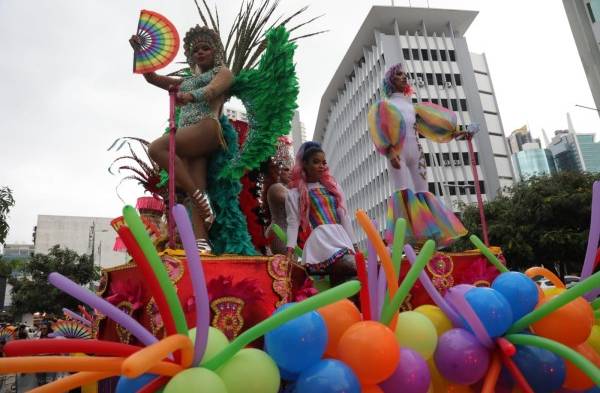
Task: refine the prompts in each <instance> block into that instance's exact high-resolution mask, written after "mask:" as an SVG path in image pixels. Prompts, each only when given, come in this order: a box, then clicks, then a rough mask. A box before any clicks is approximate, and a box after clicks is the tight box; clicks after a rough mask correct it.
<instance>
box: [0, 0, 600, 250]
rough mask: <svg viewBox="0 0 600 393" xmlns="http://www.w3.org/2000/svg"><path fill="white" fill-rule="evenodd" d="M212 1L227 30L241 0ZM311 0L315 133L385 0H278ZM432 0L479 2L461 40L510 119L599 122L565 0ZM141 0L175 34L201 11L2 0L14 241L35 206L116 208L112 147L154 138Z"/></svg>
mask: <svg viewBox="0 0 600 393" xmlns="http://www.w3.org/2000/svg"><path fill="white" fill-rule="evenodd" d="M208 3H209V4H211V5H214V4H215V3H217V4H218V6H219V10H220V16H221V26H222V30H228V27H229V26H230V22H231V21H232V19H233V15H234V13H235V12H236V11H237V7H239V0H220V1H214V0H208ZM305 4H308V5H310V8H309V11H308V13H307V16H316V15H320V14H324V16H323V17H322V18H321V19H320V20H318V21H317V22H316V23H314V24H313V25H312V27H310V28H309V29H308V30H311V29H312V30H321V29H329V30H330V32H328V33H327V34H324V35H320V36H317V37H314V38H309V39H306V40H302V41H300V42H299V48H298V51H297V53H296V62H297V72H298V77H299V80H300V97H299V106H300V108H299V110H300V116H301V119H302V121H303V122H304V123H305V124H306V128H307V132H308V134H309V135H312V132H313V127H314V123H315V121H316V116H317V111H318V105H319V101H320V98H321V95H322V93H323V91H324V88H325V86H326V85H327V84H328V82H329V80H330V78H331V76H332V75H333V73H334V71H335V70H336V68H337V66H338V65H339V62H340V61H341V59H342V57H343V55H344V53H345V52H346V49H347V48H348V46H349V45H350V42H351V41H352V39H353V38H354V35H355V34H356V32H357V31H358V28H359V27H360V25H361V24H362V21H363V19H364V18H365V16H366V15H367V13H368V11H369V9H370V7H371V6H372V5H390V4H391V2H390V1H364V0H361V1H359V0H345V1H341V0H327V1H323V0H321V1H311V0H282V4H281V6H280V8H279V11H280V12H281V13H286V14H289V13H290V12H292V11H295V10H296V9H298V8H299V7H301V6H303V5H305ZM395 4H396V5H402V6H408V5H409V3H408V1H407V0H406V1H395ZM412 5H413V6H420V7H425V6H427V1H412ZM429 6H431V7H435V8H456V9H468V10H476V11H479V15H478V16H477V18H476V19H475V22H474V23H473V25H472V26H471V28H470V29H469V30H468V31H467V33H466V36H467V42H468V44H469V48H470V50H471V51H472V52H485V53H486V55H487V59H488V64H489V66H490V70H491V75H492V80H493V83H494V87H495V90H496V92H497V98H498V104H499V107H500V112H501V116H502V120H503V123H504V127H505V130H504V131H505V133H507V134H508V133H510V131H511V130H513V129H515V128H518V127H521V126H522V125H523V124H529V126H530V127H531V129H532V131H533V135H534V136H539V135H540V129H541V128H545V129H546V131H547V132H549V133H552V131H553V130H555V129H563V128H566V125H567V124H566V112H571V115H572V118H573V122H574V124H575V128H576V131H578V132H596V133H597V132H598V131H600V121H599V117H598V115H597V114H596V113H595V112H594V111H590V110H585V109H580V108H576V107H575V104H580V105H586V106H594V103H593V100H592V97H591V94H590V91H589V87H588V84H587V80H586V78H585V75H584V72H583V67H582V65H581V62H580V59H579V56H578V54H577V49H576V47H575V43H574V41H573V36H572V34H571V31H570V28H569V25H568V22H567V18H566V16H565V13H564V9H563V7H562V2H561V1H542V0H535V1H522V0H520V1H516V0H504V1H477V0H464V1H455V0H430V1H429ZM142 8H146V9H151V10H154V11H157V12H159V13H162V14H164V15H165V16H167V17H168V18H169V19H170V20H171V21H172V22H173V23H174V24H175V26H176V27H177V28H178V30H179V32H180V34H181V35H183V34H185V31H187V29H188V28H189V27H191V26H192V25H195V24H196V23H200V18H199V17H198V14H197V12H196V8H195V5H194V2H193V0H177V1H175V0H160V1H159V0H153V1H150V0H147V1H142V0H128V1H122V0H95V1H92V0H70V1H69V0H0V44H1V45H0V47H1V48H2V50H1V52H0V56H1V57H0V186H9V187H10V188H11V189H12V190H13V193H14V197H15V200H16V205H15V207H14V208H13V209H12V210H11V212H10V216H9V224H10V227H11V229H10V232H9V235H8V238H7V242H10V243H14V242H31V233H32V229H33V227H34V225H35V224H36V218H37V215H38V214H56V215H76V216H99V217H116V216H119V215H120V211H121V208H122V206H123V202H121V200H120V199H119V198H118V197H117V194H116V192H115V187H116V186H117V184H118V183H119V180H120V177H119V176H113V175H110V174H109V173H108V171H107V168H108V166H109V164H110V163H111V162H112V160H113V159H115V158H116V157H117V156H118V155H117V153H115V152H108V151H107V148H108V147H109V146H110V145H111V143H112V142H113V141H114V140H115V139H116V138H119V137H122V136H137V137H141V138H144V139H147V140H152V139H154V138H155V137H157V136H158V135H160V134H161V132H162V130H163V129H164V127H165V125H166V119H167V117H168V97H167V95H166V93H165V92H163V91H162V90H159V89H156V88H153V87H152V86H150V85H147V84H146V83H145V82H144V80H143V78H142V77H141V76H139V75H134V74H132V73H131V63H132V53H131V49H130V47H129V44H128V42H127V40H128V38H129V36H130V35H131V34H133V33H135V29H136V26H137V18H138V15H139V10H140V9H142ZM225 27H226V28H225ZM308 30H306V31H308ZM178 60H183V51H180V54H179V55H178ZM178 67H179V66H178V65H176V64H173V65H171V66H169V67H167V68H166V69H165V70H162V71H163V72H168V71H172V70H175V69H177V68H178ZM141 192H142V189H141V188H140V187H139V186H137V185H135V183H133V182H131V183H129V184H124V185H123V186H121V187H120V188H119V193H120V195H121V196H122V197H123V199H124V200H125V202H126V203H130V204H134V203H135V199H136V197H137V196H139V195H141Z"/></svg>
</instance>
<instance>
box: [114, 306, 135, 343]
mask: <svg viewBox="0 0 600 393" xmlns="http://www.w3.org/2000/svg"><path fill="white" fill-rule="evenodd" d="M117 308H118V309H119V310H121V311H123V312H124V313H126V314H127V315H129V316H131V314H133V304H131V303H130V302H128V301H127V300H123V301H122V302H121V303H119V304H117ZM115 329H116V331H117V336H118V337H119V341H120V342H122V343H123V344H129V340H130V339H131V332H130V331H129V330H127V329H125V328H124V327H123V326H121V325H119V324H118V323H117V324H116V326H115Z"/></svg>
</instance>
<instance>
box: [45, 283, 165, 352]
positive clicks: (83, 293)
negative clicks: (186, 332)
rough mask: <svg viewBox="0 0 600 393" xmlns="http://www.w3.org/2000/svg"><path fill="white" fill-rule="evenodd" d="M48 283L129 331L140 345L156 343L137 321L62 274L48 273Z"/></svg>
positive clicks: (154, 338)
mask: <svg viewBox="0 0 600 393" xmlns="http://www.w3.org/2000/svg"><path fill="white" fill-rule="evenodd" d="M48 281H49V282H50V284H52V285H54V286H55V287H56V288H58V289H60V290H61V291H63V292H64V293H66V294H69V295H71V296H73V297H74V298H75V299H77V300H79V301H81V302H83V303H85V304H87V305H88V306H90V307H92V308H95V309H97V310H99V311H100V312H101V313H102V314H104V315H106V316H107V317H109V318H110V319H112V320H113V321H115V322H116V323H118V324H119V325H121V326H123V327H124V328H125V329H127V330H129V331H130V332H131V334H133V336H134V337H135V338H137V339H138V340H140V342H141V343H142V344H144V345H152V344H154V343H155V342H157V341H158V340H157V339H156V337H154V336H153V335H152V333H150V332H149V331H148V330H146V328H145V327H143V326H142V325H140V323H139V322H138V321H136V320H135V319H133V318H132V317H130V316H129V315H127V314H125V313H124V312H123V311H121V310H119V309H118V308H117V307H115V306H113V305H112V304H110V303H109V302H107V301H106V300H104V299H102V298H101V297H99V296H97V295H96V294H94V293H92V292H90V291H89V290H87V289H85V288H83V287H82V286H80V285H79V284H76V283H74V282H73V281H71V280H69V279H68V278H67V277H65V276H63V275H62V274H60V273H56V272H54V273H50V274H49V275H48Z"/></svg>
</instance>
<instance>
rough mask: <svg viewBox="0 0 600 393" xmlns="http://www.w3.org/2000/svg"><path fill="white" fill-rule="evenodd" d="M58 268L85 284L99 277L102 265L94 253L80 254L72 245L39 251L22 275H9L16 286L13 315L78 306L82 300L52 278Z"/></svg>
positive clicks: (79, 282)
mask: <svg viewBox="0 0 600 393" xmlns="http://www.w3.org/2000/svg"><path fill="white" fill-rule="evenodd" d="M52 272H58V273H60V274H62V275H64V276H66V277H68V278H70V279H71V280H73V281H74V282H76V283H78V284H79V285H82V286H87V285H88V284H90V283H92V282H94V281H95V280H98V278H99V277H100V268H99V267H97V266H95V265H94V262H93V260H92V258H91V256H89V255H87V254H84V255H79V254H77V253H76V252H75V251H73V250H70V249H68V248H66V249H65V248H60V247H59V246H58V245H57V246H54V247H52V249H50V251H49V252H48V254H47V255H44V254H35V255H34V256H33V257H32V258H31V260H30V261H29V262H28V263H27V264H26V265H25V266H23V267H22V274H21V275H20V277H13V278H10V279H9V283H10V284H11V285H12V286H13V289H12V306H11V312H12V313H13V315H21V314H25V313H34V312H38V311H39V312H46V313H50V314H56V315H59V314H62V308H63V307H67V308H71V309H72V308H77V306H78V305H79V304H80V302H79V301H78V300H76V299H74V298H72V297H71V296H69V295H67V294H65V293H64V292H62V291H61V290H59V289H57V288H55V287H54V286H52V285H51V284H50V283H49V282H48V275H49V274H50V273H52Z"/></svg>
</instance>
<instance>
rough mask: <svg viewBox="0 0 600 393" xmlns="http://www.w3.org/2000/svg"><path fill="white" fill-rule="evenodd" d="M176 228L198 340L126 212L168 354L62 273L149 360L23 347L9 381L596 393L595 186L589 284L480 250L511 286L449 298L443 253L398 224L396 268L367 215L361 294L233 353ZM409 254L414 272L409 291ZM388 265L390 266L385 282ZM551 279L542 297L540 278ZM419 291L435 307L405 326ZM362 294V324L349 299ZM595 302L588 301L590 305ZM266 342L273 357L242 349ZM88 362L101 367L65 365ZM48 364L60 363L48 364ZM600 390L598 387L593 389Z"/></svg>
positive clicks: (294, 311) (85, 345)
mask: <svg viewBox="0 0 600 393" xmlns="http://www.w3.org/2000/svg"><path fill="white" fill-rule="evenodd" d="M173 213H174V217H175V221H176V223H177V226H178V229H179V232H180V235H181V239H182V242H183V244H184V248H185V250H186V255H187V256H188V268H189V269H190V276H191V279H192V286H193V290H194V296H195V298H196V302H195V307H196V328H195V329H192V330H188V326H187V323H186V320H185V317H184V314H183V309H182V306H181V304H180V303H179V299H178V298H177V294H176V292H175V288H174V286H173V284H172V283H171V282H170V280H169V279H168V275H167V272H166V270H165V267H164V266H163V265H162V263H161V261H160V259H159V257H158V255H157V253H156V250H155V249H154V247H153V245H152V242H151V240H150V238H149V237H148V234H147V233H146V231H145V228H144V225H143V223H142V222H141V220H140V218H139V216H138V215H137V213H136V212H135V210H134V209H133V208H131V207H125V208H124V214H123V215H124V217H125V221H126V223H127V226H123V227H121V228H119V230H118V232H119V236H120V237H121V239H123V241H124V243H125V244H126V246H127V248H128V251H129V252H130V254H131V255H132V257H133V259H134V261H135V262H136V263H137V265H138V267H139V269H140V272H141V273H142V274H143V275H144V277H145V279H146V282H147V283H148V287H149V289H150V291H151V292H152V295H153V296H154V299H155V301H156V303H157V306H158V308H159V311H160V313H161V316H162V317H163V320H164V323H165V328H166V331H167V337H165V338H164V339H162V340H160V341H159V340H158V339H157V338H156V337H154V336H153V335H152V334H150V332H148V331H147V330H146V329H145V328H144V327H143V326H141V325H140V324H139V323H138V322H137V321H135V320H134V319H133V318H131V317H130V316H129V315H127V314H125V313H123V312H122V311H121V310H119V309H118V308H116V307H114V306H113V305H112V304H110V303H108V302H107V301H105V300H104V299H102V298H99V297H97V296H96V295H94V294H93V293H91V292H90V291H88V290H87V289H84V288H82V287H80V286H79V285H77V284H75V283H74V282H72V281H71V280H69V279H68V278H66V277H64V276H61V275H60V274H58V273H52V274H51V275H50V277H49V281H50V282H51V283H52V284H53V285H55V286H56V287H58V288H60V289H61V290H63V291H64V292H66V293H68V294H69V295H71V296H73V297H75V298H77V299H79V300H80V301H82V302H84V303H86V304H87V305H89V306H90V307H92V308H94V309H96V310H97V311H98V312H100V313H102V314H103V315H106V316H107V317H108V318H111V319H113V320H114V321H115V322H117V323H118V324H119V325H120V326H122V327H123V328H125V329H127V330H129V331H130V332H131V333H132V335H134V336H135V337H136V338H137V339H138V341H139V342H141V343H142V344H143V345H144V347H140V346H133V345H127V344H120V343H114V342H108V341H99V340H83V339H65V340H48V339H42V340H35V341H29V340H19V341H11V342H9V343H7V345H6V346H5V354H6V355H7V356H8V357H6V358H1V359H0V374H4V373H14V372H75V374H73V375H70V376H68V377H66V378H62V379H60V380H58V381H54V382H52V383H50V384H48V385H45V386H43V387H39V388H37V389H34V390H32V391H33V392H38V393H40V392H61V391H66V390H69V389H72V388H75V387H77V386H81V385H84V384H86V383H89V382H94V381H98V380H100V379H104V378H108V377H111V376H120V379H119V384H118V388H117V392H132V391H137V392H154V391H157V390H159V389H161V388H162V389H163V391H164V392H165V393H179V392H187V391H192V390H197V391H202V392H206V393H238V392H240V393H241V392H247V393H276V392H278V390H279V389H280V381H281V379H283V380H285V381H289V382H290V384H289V385H288V386H287V387H286V388H288V387H289V388H290V389H291V390H290V391H293V392H295V393H308V392H310V393H321V392H333V393H336V392H340V393H341V392H346V393H360V392H363V393H377V392H385V393H400V392H402V393H426V392H430V391H431V392H434V393H437V392H472V391H474V390H473V389H476V390H475V391H479V392H484V393H492V392H511V391H515V390H514V389H517V390H516V391H520V392H524V393H529V392H536V393H537V392H564V393H567V392H571V393H573V392H598V391H599V390H598V386H600V369H599V368H598V367H599V366H600V355H599V353H600V326H599V325H597V324H596V318H597V317H600V315H599V311H598V310H597V311H594V310H596V309H599V308H600V300H599V299H597V300H594V301H592V302H591V303H590V302H589V300H591V299H593V296H595V295H597V294H598V291H599V289H600V272H598V273H595V274H591V272H592V270H593V262H594V260H595V259H597V254H596V246H597V244H598V240H599V239H600V183H596V184H594V197H593V205H592V226H591V228H590V238H589V244H590V245H591V246H590V245H589V246H588V252H587V253H586V260H585V262H584V268H583V271H582V278H584V280H583V281H581V282H580V283H578V284H577V285H575V286H573V287H572V288H569V289H567V288H565V286H564V285H563V283H562V282H560V280H559V279H558V278H557V277H556V276H554V275H553V274H552V273H551V272H549V271H547V270H546V269H543V268H532V269H529V270H528V271H526V272H525V273H524V274H523V273H519V272H510V271H508V269H507V268H506V267H505V266H504V265H503V264H502V263H501V262H500V261H499V260H498V259H497V258H496V256H495V255H493V253H492V252H491V251H490V250H489V249H488V248H487V247H486V246H485V245H484V244H483V243H482V242H481V241H480V240H479V239H478V238H477V237H476V236H471V238H470V240H471V241H472V242H473V244H474V245H475V246H476V247H477V248H478V249H479V250H480V251H481V253H482V254H483V255H485V257H486V258H487V260H488V261H489V262H490V263H492V264H493V265H494V266H495V267H496V268H497V269H498V270H499V271H500V272H501V274H500V275H499V276H498V277H497V278H496V279H495V280H494V281H493V282H492V285H491V288H479V287H473V286H471V285H458V286H456V287H453V288H451V289H449V290H448V292H447V294H446V295H445V296H442V295H441V294H440V293H439V292H438V291H437V289H436V288H435V286H434V285H433V283H432V282H431V280H430V279H429V277H428V276H427V274H426V273H425V271H424V268H425V266H426V265H427V263H429V261H430V259H431V257H432V255H433V252H434V250H435V244H434V242H433V241H432V240H429V241H427V242H426V243H425V244H424V245H423V247H422V249H421V250H420V253H419V254H418V255H416V253H415V251H414V250H413V249H412V247H411V246H410V245H406V246H405V245H404V234H405V228H406V222H405V221H404V220H398V221H397V222H396V229H395V233H394V241H393V244H392V252H391V255H390V253H389V252H388V250H387V248H386V247H385V245H384V243H383V241H382V239H381V238H380V236H379V234H378V233H377V230H376V229H375V226H374V225H373V223H372V222H371V221H370V220H369V218H368V217H367V215H366V214H365V213H364V212H363V211H358V212H357V219H358V222H359V224H360V225H361V226H362V228H363V229H364V230H365V232H366V233H367V236H368V239H369V249H370V252H369V256H368V261H367V262H368V263H366V262H365V259H364V257H363V255H362V254H360V253H359V254H357V256H356V261H357V270H358V275H359V279H360V283H359V282H357V281H350V282H347V283H344V284H342V285H339V286H337V287H335V288H332V289H330V290H327V291H324V292H321V293H319V294H318V295H315V296H313V297H311V298H308V299H306V300H304V301H302V302H299V303H292V304H288V305H285V306H283V307H281V308H280V309H278V310H277V311H276V312H275V313H274V314H273V315H272V316H271V317H269V318H268V319H266V320H264V321H262V322H260V323H259V324H257V325H255V326H254V327H252V328H251V329H249V330H247V331H245V332H244V333H242V334H241V335H240V336H239V337H237V338H236V339H235V340H234V341H232V342H228V341H227V339H226V338H225V336H224V335H223V334H222V333H221V332H219V331H218V330H216V329H213V328H210V327H209V323H208V320H209V309H208V295H207V291H206V283H205V282H204V275H203V271H202V265H201V261H200V258H199V256H198V253H197V252H196V250H195V241H194V236H193V232H192V229H191V223H190V222H189V218H188V216H187V214H186V212H185V208H184V207H183V206H179V205H178V206H176V207H175V209H174V212H173ZM403 252H404V253H405V254H406V256H407V259H408V261H409V262H410V264H411V265H412V266H411V267H410V269H409V270H408V272H407V274H406V276H405V278H404V279H403V281H402V282H401V283H400V285H399V283H398V275H399V272H400V263H401V258H402V254H403ZM377 257H378V258H379V260H380V262H381V267H380V268H379V271H378V266H377ZM536 276H544V277H546V278H547V279H549V280H550V281H552V282H553V283H554V288H552V289H550V290H546V291H543V290H541V289H539V288H538V286H537V285H536V283H535V282H534V281H533V280H532V278H534V277H536ZM417 280H419V281H420V282H421V284H422V285H423V287H424V288H425V290H426V291H427V293H428V294H429V296H430V297H431V298H432V300H433V302H434V303H435V306H434V305H425V306H421V307H419V308H417V309H415V310H414V311H407V312H401V313H398V310H399V309H400V306H401V305H402V303H403V302H404V300H405V299H406V296H407V295H408V293H409V291H410V289H411V288H412V287H413V285H414V284H415V282H416V281H417ZM358 291H360V295H361V296H360V304H361V311H362V313H361V312H359V310H358V308H357V307H356V306H355V305H354V304H353V303H352V302H351V301H349V300H347V298H348V297H351V296H352V295H355V294H356V293H358ZM584 295H585V296H588V297H589V299H586V298H585V297H584ZM263 335H264V336H265V351H266V352H263V351H260V350H257V349H244V348H245V347H246V346H247V345H248V344H249V343H251V342H252V341H254V340H256V339H257V338H259V337H260V336H263ZM64 353H86V354H91V355H94V356H87V357H75V356H53V355H59V354H64ZM39 355H49V356H39ZM594 385H595V386H596V387H594Z"/></svg>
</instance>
